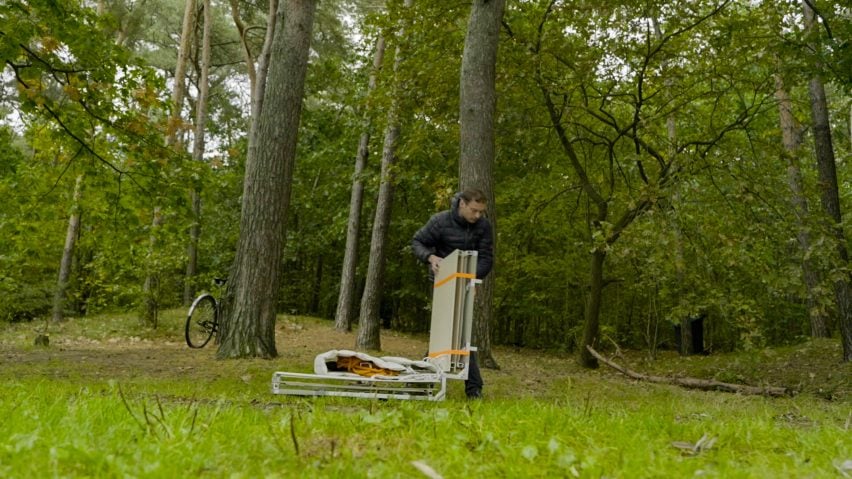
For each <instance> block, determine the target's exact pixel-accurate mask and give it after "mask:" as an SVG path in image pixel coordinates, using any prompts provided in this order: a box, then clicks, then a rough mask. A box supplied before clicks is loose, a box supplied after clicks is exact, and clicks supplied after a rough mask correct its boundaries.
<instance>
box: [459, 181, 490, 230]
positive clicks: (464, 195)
mask: <svg viewBox="0 0 852 479" xmlns="http://www.w3.org/2000/svg"><path fill="white" fill-rule="evenodd" d="M487 207H488V198H487V197H486V196H485V193H483V192H482V191H480V190H478V189H476V188H469V189H466V190H464V191H462V192H461V195H459V215H461V217H462V218H464V219H465V221H467V222H468V223H476V222H477V221H479V218H482V217H483V216H485V210H486V208H487Z"/></svg>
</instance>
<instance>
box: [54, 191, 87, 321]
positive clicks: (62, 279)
mask: <svg viewBox="0 0 852 479" xmlns="http://www.w3.org/2000/svg"><path fill="white" fill-rule="evenodd" d="M82 193H83V175H82V174H81V175H79V176H78V177H77V181H76V182H75V183H74V197H73V200H72V203H71V217H70V218H69V220H68V230H67V231H66V233H65V247H64V248H63V249H62V260H61V261H60V262H59V279H58V280H57V281H56V290H55V291H54V294H53V322H54V323H58V322H60V321H62V320H63V319H64V310H65V292H66V290H67V289H68V278H69V277H70V276H71V259H72V258H73V257H74V244H75V243H76V241H77V235H78V233H79V231H80V208H81V206H80V196H81V195H82Z"/></svg>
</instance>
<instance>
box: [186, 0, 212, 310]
mask: <svg viewBox="0 0 852 479" xmlns="http://www.w3.org/2000/svg"><path fill="white" fill-rule="evenodd" d="M203 1H204V34H203V37H202V41H201V72H200V74H199V76H198V101H197V102H196V111H195V135H194V142H193V147H192V160H193V161H197V162H199V163H200V162H203V161H204V144H205V130H206V129H207V103H208V100H207V99H208V97H209V92H210V81H209V77H210V42H211V32H212V29H213V13H212V11H211V6H210V0H203ZM190 205H191V207H192V225H191V226H190V228H189V247H188V248H187V256H188V258H187V262H186V277H185V278H184V290H183V303H184V305H187V306H188V305H189V304H191V303H192V300H193V298H194V297H195V275H196V274H197V271H198V240H199V238H200V237H201V187H200V185H194V186H193V188H192V191H191V192H190Z"/></svg>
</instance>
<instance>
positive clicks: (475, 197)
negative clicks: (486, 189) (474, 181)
mask: <svg viewBox="0 0 852 479" xmlns="http://www.w3.org/2000/svg"><path fill="white" fill-rule="evenodd" d="M459 196H460V197H461V199H463V200H464V202H465V203H470V202H471V201H473V202H476V203H488V197H487V196H485V193H483V192H482V190H480V189H478V188H468V189H466V190H464V191H462V192H461V195H459Z"/></svg>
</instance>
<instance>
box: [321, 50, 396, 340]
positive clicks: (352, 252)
mask: <svg viewBox="0 0 852 479" xmlns="http://www.w3.org/2000/svg"><path fill="white" fill-rule="evenodd" d="M384 55H385V39H384V37H383V36H381V35H380V36H379V38H378V40H377V41H376V53H375V55H374V57H373V71H372V72H371V73H370V80H369V83H368V86H367V96H368V97H369V95H370V93H371V92H372V91H373V90H375V89H376V77H377V76H378V71H379V69H381V67H382V60H383V59H384ZM371 134H372V121H371V112H370V111H368V110H367V109H365V111H364V131H362V132H361V138H360V139H359V141H358V152H357V153H356V155H355V173H354V174H353V175H352V194H351V197H350V199H349V219H348V221H347V222H346V249H345V251H344V253H343V268H342V270H341V273H340V294H339V295H338V298H337V313H336V314H335V315H334V327H335V329H337V330H338V331H351V330H352V317H353V316H354V312H355V311H354V307H353V303H354V302H355V289H356V288H355V276H356V275H355V273H356V271H357V269H358V243H359V233H360V231H361V206H362V205H363V203H364V180H363V178H362V175H363V172H364V167H365V166H366V164H367V157H368V156H369V144H370V136H371Z"/></svg>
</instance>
